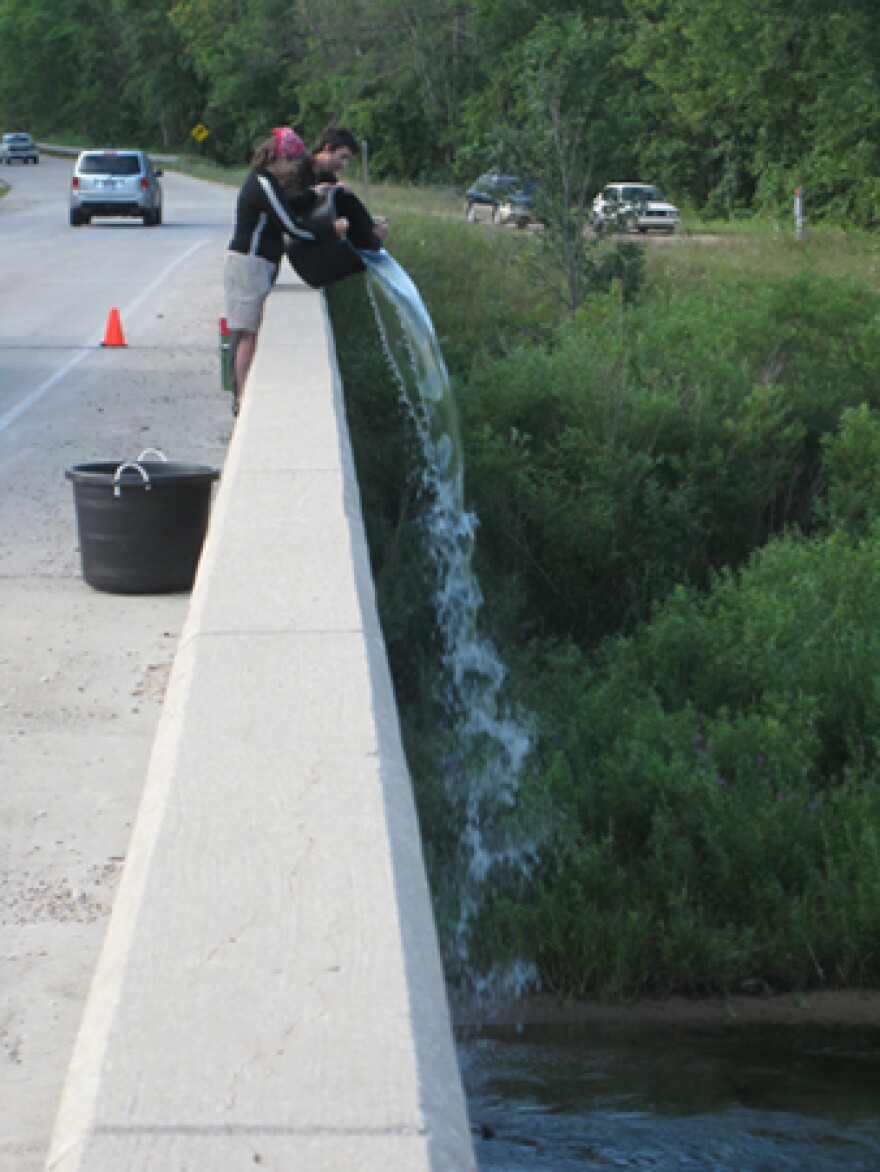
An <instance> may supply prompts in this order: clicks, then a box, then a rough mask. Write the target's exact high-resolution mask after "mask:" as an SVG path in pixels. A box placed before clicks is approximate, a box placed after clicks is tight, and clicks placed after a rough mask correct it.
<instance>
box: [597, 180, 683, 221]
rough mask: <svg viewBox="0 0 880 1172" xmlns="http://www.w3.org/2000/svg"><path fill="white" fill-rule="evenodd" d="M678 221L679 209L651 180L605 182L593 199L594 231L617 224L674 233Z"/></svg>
mask: <svg viewBox="0 0 880 1172" xmlns="http://www.w3.org/2000/svg"><path fill="white" fill-rule="evenodd" d="M680 223H681V215H680V214H679V211H678V208H677V207H676V206H675V204H671V203H668V202H667V200H666V197H665V196H664V195H663V192H662V191H661V190H660V188H659V187H655V186H654V184H653V183H608V184H606V185H605V187H604V188H603V189H602V191H601V192H600V193H599V195H597V196H596V198H595V199H594V200H593V226H594V227H595V228H596V229H597V230H601V229H602V228H606V227H608V226H609V225H616V226H617V227H619V228H623V229H624V230H627V231H631V232H647V231H648V230H649V229H652V228H656V229H659V230H661V231H666V232H674V231H675V229H676V228H677V227H678V225H679V224H680Z"/></svg>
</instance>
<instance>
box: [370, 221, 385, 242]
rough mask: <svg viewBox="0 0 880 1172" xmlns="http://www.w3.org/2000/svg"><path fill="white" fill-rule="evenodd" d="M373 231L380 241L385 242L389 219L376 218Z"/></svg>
mask: <svg viewBox="0 0 880 1172" xmlns="http://www.w3.org/2000/svg"><path fill="white" fill-rule="evenodd" d="M373 231H374V232H375V233H376V235H377V236H378V237H379V239H380V240H384V239H385V237H386V236H387V235H388V217H387V216H376V217H375V218H374V220H373Z"/></svg>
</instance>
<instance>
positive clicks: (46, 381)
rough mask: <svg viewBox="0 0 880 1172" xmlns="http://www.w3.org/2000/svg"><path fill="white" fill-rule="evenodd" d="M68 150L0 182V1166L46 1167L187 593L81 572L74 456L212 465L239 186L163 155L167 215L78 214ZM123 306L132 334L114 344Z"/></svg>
mask: <svg viewBox="0 0 880 1172" xmlns="http://www.w3.org/2000/svg"><path fill="white" fill-rule="evenodd" d="M71 170H72V160H70V159H66V160H58V159H51V158H48V157H46V156H45V155H44V156H43V158H42V161H41V163H40V165H39V166H38V167H15V168H4V169H3V170H2V172H0V179H2V180H5V181H6V182H8V183H11V184H12V191H11V192H10V193H9V194H8V195H7V196H6V197H5V198H3V199H0V1172H32V1170H36V1169H41V1168H43V1165H44V1161H45V1156H46V1150H47V1148H48V1145H49V1140H50V1136H51V1130H52V1126H53V1122H54V1118H55V1113H56V1110H57V1105H58V1099H59V1096H60V1092H61V1087H62V1083H63V1080H64V1077H65V1074H66V1070H67V1064H68V1061H69V1058H70V1053H71V1050H72V1047H73V1043H74V1039H75V1036H76V1031H77V1029H78V1026H79V1021H80V1015H81V1012H82V1008H83V1005H84V1001H85V997H86V994H87V991H88V987H89V983H90V980H91V975H92V971H93V969H94V965H95V962H96V960H97V956H98V951H99V949H100V946H101V942H102V940H103V936H104V931H105V929H106V925H107V918H108V916H109V913H110V909H111V907H112V902H113V894H114V891H115V885H116V880H117V878H118V875H119V872H120V870H121V867H122V865H123V863H124V858H125V852H126V849H127V845H128V839H129V834H130V828H131V825H132V823H133V821H134V818H135V815H136V810H137V804H138V800H139V796H140V791H141V787H142V785H143V781H144V777H145V774H146V769H147V762H148V759H149V753H150V748H151V744H152V739H153V735H154V732H155V727H156V722H157V720H158V715H159V711H160V707H161V702H162V696H163V693H164V686H165V681H166V679H167V674H168V670H169V668H170V665H171V661H172V659H173V656H174V651H175V648H176V641H177V638H178V636H179V633H180V628H181V625H182V623H183V620H184V618H185V615H186V609H187V605H188V595H186V594H174V595H157V596H122V595H111V594H106V593H100V592H97V591H94V590H92V589H91V588H90V587H88V586H87V585H86V584H85V583H84V582H83V580H82V576H81V566H80V560H79V553H78V549H77V535H76V519H75V510H74V502H73V491H72V486H71V485H70V483H69V482H67V481H66V480H65V478H64V471H65V469H66V468H67V467H69V466H71V465H73V464H78V463H84V462H87V461H91V460H99V459H101V460H104V459H106V460H119V462H122V461H123V460H127V459H133V458H135V457H137V456H138V454H139V453H140V452H141V451H142V450H143V449H145V448H147V447H155V448H159V449H160V450H162V451H163V452H164V453H165V454H166V455H167V457H168V458H169V459H171V460H184V461H187V462H196V463H204V464H211V465H214V466H218V467H220V466H222V462H223V458H224V454H225V450H226V445H227V443H228V439H229V434H230V425H231V412H230V404H229V396H228V395H227V394H225V393H224V392H223V391H222V390H221V389H220V376H219V360H218V318H219V316H220V315H221V314H222V312H223V308H222V265H223V253H224V250H225V246H226V242H227V240H228V238H229V235H230V231H231V225H232V215H233V206H234V200H235V194H236V193H235V191H234V190H233V189H232V188H225V187H221V186H216V185H213V184H208V183H203V182H199V181H197V180H193V179H189V178H186V177H183V176H180V175H175V174H173V173H166V175H165V177H164V179H163V187H164V194H165V208H164V215H165V223H164V225H162V226H161V227H157V228H144V227H143V226H142V225H141V223H140V221H137V220H110V219H107V220H94V221H93V222H92V224H91V226H89V227H82V228H76V229H74V228H71V227H70V226H69V224H68V215H67V187H68V183H69V181H70V174H71ZM113 308H116V309H118V311H119V314H120V320H121V324H122V330H123V335H124V338H125V340H126V342H127V345H126V346H124V347H110V348H104V347H102V346H101V345H100V343H101V340H102V339H103V337H104V332H105V328H106V325H107V320H108V316H109V314H110V311H111V309H113Z"/></svg>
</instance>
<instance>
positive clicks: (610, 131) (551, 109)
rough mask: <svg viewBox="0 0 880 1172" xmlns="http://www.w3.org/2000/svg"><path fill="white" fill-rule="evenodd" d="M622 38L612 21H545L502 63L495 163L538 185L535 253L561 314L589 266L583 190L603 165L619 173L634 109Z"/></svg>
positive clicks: (588, 195)
mask: <svg viewBox="0 0 880 1172" xmlns="http://www.w3.org/2000/svg"><path fill="white" fill-rule="evenodd" d="M622 35H623V29H622V26H621V24H620V23H619V22H616V21H612V20H607V19H594V20H589V21H588V20H586V19H585V18H584V17H583V16H581V15H580V14H576V15H568V16H563V17H559V18H553V19H551V18H545V19H543V20H541V21H540V22H539V23H538V25H537V26H536V27H535V28H534V29H533V31H532V32H531V33H530V34H529V35H528V36H527V37H526V38H525V40H524V41H523V42H522V43H521V44H519V45H517V46H516V47H515V48H514V49H513V50H512V51H511V53H510V55H509V57H508V61H507V70H508V76H509V79H510V93H511V95H512V104H511V108H510V113H509V121H508V123H507V125H506V126H504V127H503V128H502V129H501V130H500V131H499V132H498V133H497V135H496V136H495V142H494V146H495V149H496V151H497V152H498V154H499V158H501V159H503V160H504V166H505V168H507V167H510V168H511V169H516V170H517V171H518V172H519V173H520V174H523V175H527V176H530V177H533V178H534V179H535V180H536V181H537V183H538V187H539V196H538V200H537V210H538V213H539V215H540V216H541V218H542V220H543V221H544V224H545V231H544V233H543V234H542V249H543V251H544V254H545V255H546V256H548V257H549V259H550V260H551V264H552V266H553V267H554V268H555V269H556V271H561V272H562V273H563V275H564V280H565V289H566V302H567V305H568V308H569V310H571V311H574V310H575V309H577V307H578V306H579V305H580V304H581V302H582V301H583V299H584V297H585V296H586V294H587V292H588V291H589V288H590V279H591V273H593V272H594V271H595V266H594V265H593V264H591V254H592V253H593V251H594V250H595V249H596V248H597V247H599V246H598V245H597V243H596V242H595V241H594V240H593V239H591V237H590V234H589V232H588V225H589V219H590V211H591V201H592V196H593V195H594V193H595V190H596V188H597V187H598V186H600V184H601V181H604V180H607V178H608V176H609V173H610V171H611V169H612V167H613V166H620V168H621V170H623V169H625V166H624V163H625V160H626V159H627V158H628V151H627V147H626V144H627V143H628V142H629V141H631V139H632V127H633V125H634V115H635V113H636V112H637V103H636V102H635V100H634V97H633V92H632V91H633V86H632V85H631V84H630V81H629V79H628V78H626V77H625V76H624V74H623V71H622V69H621V65H620V61H621V48H622Z"/></svg>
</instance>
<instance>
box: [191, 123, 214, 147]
mask: <svg viewBox="0 0 880 1172" xmlns="http://www.w3.org/2000/svg"><path fill="white" fill-rule="evenodd" d="M210 133H211V132H210V130H208V128H207V126H203V125H202V123H201V122H200V123H199V124H198V126H194V127H193V128H192V130H191V131H190V134H191V135H192V136H193V138H194V139H195V140H196V142H204V141H205V139H206V138H207V137H208V135H209V134H210Z"/></svg>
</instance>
